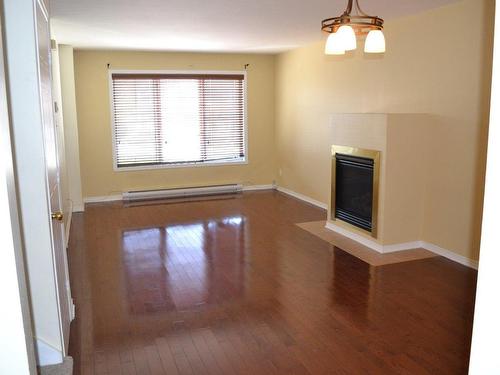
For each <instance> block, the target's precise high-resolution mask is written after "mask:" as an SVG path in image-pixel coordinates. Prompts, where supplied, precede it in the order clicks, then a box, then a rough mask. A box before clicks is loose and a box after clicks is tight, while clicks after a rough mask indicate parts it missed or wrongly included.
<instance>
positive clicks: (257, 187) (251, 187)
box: [243, 184, 274, 191]
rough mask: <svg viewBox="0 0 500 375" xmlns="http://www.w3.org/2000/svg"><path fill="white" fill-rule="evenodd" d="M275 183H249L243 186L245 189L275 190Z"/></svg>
mask: <svg viewBox="0 0 500 375" xmlns="http://www.w3.org/2000/svg"><path fill="white" fill-rule="evenodd" d="M273 189H274V185H271V184H270V185H248V186H243V191H258V190H273Z"/></svg>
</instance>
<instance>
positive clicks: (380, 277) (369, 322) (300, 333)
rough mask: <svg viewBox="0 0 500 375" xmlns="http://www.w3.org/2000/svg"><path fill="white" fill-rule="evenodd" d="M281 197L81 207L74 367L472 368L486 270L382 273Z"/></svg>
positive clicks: (416, 267) (410, 266) (74, 271)
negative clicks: (478, 287)
mask: <svg viewBox="0 0 500 375" xmlns="http://www.w3.org/2000/svg"><path fill="white" fill-rule="evenodd" d="M324 217H325V212H324V211H322V210H320V209H317V208H315V207H312V206H309V205H307V204H304V203H302V202H300V201H297V200H295V199H292V198H289V197H287V196H285V195H283V194H281V193H277V192H256V193H245V194H243V195H242V196H239V197H236V198H234V199H223V200H208V201H199V202H188V203H178V204H160V205H144V206H140V205H139V206H133V207H124V206H123V205H122V204H121V203H112V204H103V205H92V206H88V207H87V209H86V212H85V214H75V216H74V219H73V225H72V228H71V238H70V248H69V260H70V271H71V272H70V273H71V285H72V291H73V297H74V299H75V302H76V312H77V319H76V320H75V321H74V322H73V323H72V327H71V340H70V355H72V356H73V357H74V359H75V374H139V375H142V374H195V375H198V374H231V375H233V374H253V375H259V374H311V375H312V374H453V375H456V374H466V373H467V367H468V356H469V348H470V337H471V326H472V312H473V299H474V291H475V283H476V272H475V271H473V270H470V269H467V268H465V267H463V266H460V265H458V264H456V263H453V262H451V261H448V260H446V259H444V258H441V257H436V258H430V259H424V260H418V261H412V262H405V263H399V264H393V265H386V266H380V267H374V266H370V265H369V264H367V263H364V262H363V261H361V260H359V259H357V258H355V257H353V256H351V255H349V254H348V253H346V252H344V251H342V250H341V249H338V248H335V247H333V246H332V245H330V244H329V243H327V242H325V241H323V240H321V239H319V238H318V237H316V236H314V235H312V234H310V233H309V232H307V231H304V230H302V229H301V228H299V227H298V226H296V225H295V223H299V222H307V221H317V220H322V219H323V218H324Z"/></svg>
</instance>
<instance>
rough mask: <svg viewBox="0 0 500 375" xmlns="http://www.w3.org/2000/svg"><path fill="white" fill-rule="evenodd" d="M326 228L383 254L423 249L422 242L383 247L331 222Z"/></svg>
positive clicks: (327, 223)
mask: <svg viewBox="0 0 500 375" xmlns="http://www.w3.org/2000/svg"><path fill="white" fill-rule="evenodd" d="M325 227H326V228H327V229H330V230H332V231H334V232H337V233H338V234H341V235H343V236H344V237H347V238H350V239H351V240H353V241H356V242H359V243H360V244H362V245H364V246H366V247H369V248H370V249H372V250H375V251H376V252H378V253H381V254H387V253H394V252H396V251H404V250H410V249H418V248H419V247H421V241H413V242H404V243H398V244H393V245H382V244H380V243H378V242H377V241H374V240H371V239H369V238H366V237H364V236H362V235H360V234H357V233H354V232H351V231H350V230H348V229H345V228H343V227H341V226H339V225H336V224H335V223H332V222H329V221H327V222H326V225H325Z"/></svg>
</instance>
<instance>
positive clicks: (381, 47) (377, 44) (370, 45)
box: [365, 30, 385, 53]
mask: <svg viewBox="0 0 500 375" xmlns="http://www.w3.org/2000/svg"><path fill="white" fill-rule="evenodd" d="M365 52H366V53H384V52H385V37H384V33H383V32H382V30H372V31H370V32H369V33H368V35H367V36H366V41H365Z"/></svg>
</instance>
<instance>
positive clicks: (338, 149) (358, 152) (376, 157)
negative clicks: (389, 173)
mask: <svg viewBox="0 0 500 375" xmlns="http://www.w3.org/2000/svg"><path fill="white" fill-rule="evenodd" d="M336 154H342V155H352V156H358V157H362V158H369V159H373V202H372V230H371V232H370V231H368V230H365V229H362V228H359V227H357V226H355V225H352V224H350V223H347V222H345V221H343V220H341V219H337V218H336V217H335V183H336V168H335V166H336V163H335V155H336ZM379 181H380V151H375V150H366V149H363V148H356V147H347V146H338V145H333V146H332V185H331V186H332V187H331V204H330V220H331V221H333V222H335V223H336V224H338V225H341V226H343V227H347V228H348V229H350V230H354V231H358V232H361V233H365V234H369V235H370V236H372V237H373V238H377V231H378V225H377V223H378V193H379Z"/></svg>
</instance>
